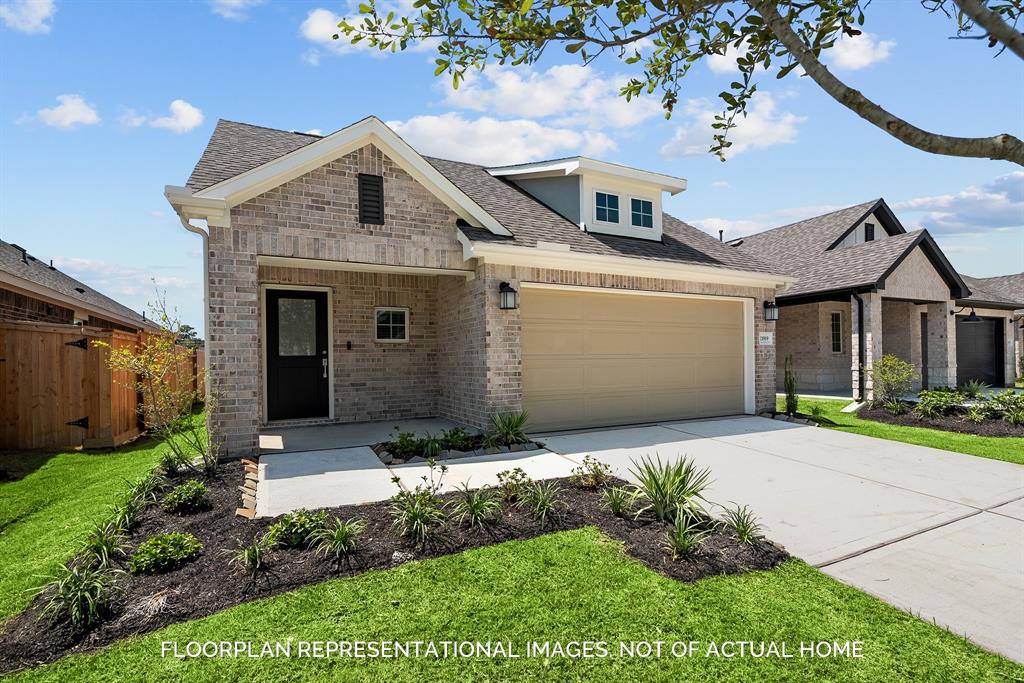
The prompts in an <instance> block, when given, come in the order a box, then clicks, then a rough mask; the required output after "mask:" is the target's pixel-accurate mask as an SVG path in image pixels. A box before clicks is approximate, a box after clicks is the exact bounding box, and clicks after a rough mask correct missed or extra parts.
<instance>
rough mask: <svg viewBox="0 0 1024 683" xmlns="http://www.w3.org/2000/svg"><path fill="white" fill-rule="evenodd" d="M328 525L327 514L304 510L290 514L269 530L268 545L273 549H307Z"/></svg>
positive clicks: (272, 525)
mask: <svg viewBox="0 0 1024 683" xmlns="http://www.w3.org/2000/svg"><path fill="white" fill-rule="evenodd" d="M326 523H327V513H326V512H324V511H323V510H321V511H320V512H317V513H315V514H314V513H312V512H310V511H309V510H307V509H305V508H302V509H300V510H296V511H295V512H289V513H288V514H286V515H284V516H282V517H281V519H279V520H278V521H276V522H274V523H273V524H271V525H270V528H269V529H267V544H268V545H270V547H272V548H305V547H308V546H309V545H310V544H311V543H312V542H313V541H314V539H315V538H316V536H317V534H318V533H320V531H322V530H323V528H324V525H325V524H326Z"/></svg>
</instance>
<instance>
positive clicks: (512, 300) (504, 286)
mask: <svg viewBox="0 0 1024 683" xmlns="http://www.w3.org/2000/svg"><path fill="white" fill-rule="evenodd" d="M498 308H500V309H502V310H506V311H507V310H511V309H513V308H519V292H517V291H516V290H515V288H514V287H513V286H512V285H510V284H509V283H507V282H502V283H501V284H500V285H498Z"/></svg>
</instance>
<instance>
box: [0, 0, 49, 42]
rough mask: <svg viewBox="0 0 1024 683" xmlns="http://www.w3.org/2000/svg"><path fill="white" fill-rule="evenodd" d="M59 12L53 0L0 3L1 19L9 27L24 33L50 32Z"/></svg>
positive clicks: (24, 0) (19, 0) (23, 0)
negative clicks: (55, 15) (55, 16)
mask: <svg viewBox="0 0 1024 683" xmlns="http://www.w3.org/2000/svg"><path fill="white" fill-rule="evenodd" d="M56 12H57V7H56V6H55V5H54V4H53V0H9V1H8V2H4V3H2V4H0V19H2V20H3V22H4V25H5V26H7V28H10V29H14V30H15V31H21V32H22V33H28V34H34V33H49V32H50V28H51V26H50V20H51V19H53V15H54V14H55V13H56Z"/></svg>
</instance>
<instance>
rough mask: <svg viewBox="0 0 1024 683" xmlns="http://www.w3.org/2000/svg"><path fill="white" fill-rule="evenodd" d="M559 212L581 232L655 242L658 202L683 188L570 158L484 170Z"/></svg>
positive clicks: (679, 182)
mask: <svg viewBox="0 0 1024 683" xmlns="http://www.w3.org/2000/svg"><path fill="white" fill-rule="evenodd" d="M487 172H488V173H490V174H491V175H492V176H495V177H499V178H505V179H507V180H509V181H511V182H512V183H515V184H516V185H517V186H518V187H519V188H520V189H522V190H523V191H524V192H526V193H528V194H530V195H531V196H533V197H535V198H536V199H538V200H539V201H541V202H543V203H544V204H546V205H547V206H549V207H551V208H552V209H554V210H555V211H557V212H558V213H560V214H562V215H563V216H565V217H566V218H568V219H569V220H571V221H572V222H573V223H575V224H576V225H578V226H580V229H581V230H586V231H587V232H593V233H600V234H605V235H619V236H622V237H637V238H640V239H646V240H654V241H660V240H661V216H662V208H661V199H662V195H663V194H664V193H666V192H667V193H669V194H670V195H674V194H677V193H679V192H682V191H683V190H685V189H686V181H685V180H683V179H682V178H675V177H672V176H667V175H662V174H661V173H652V172H650V171H642V170H640V169H636V168H630V167H628V166H620V165H618V164H610V163H608V162H605V161H597V160H595V159H588V158H586V157H570V158H568V159H555V160H553V161H538V162H535V163H531V164H516V165H514V166H499V167H495V168H489V169H487Z"/></svg>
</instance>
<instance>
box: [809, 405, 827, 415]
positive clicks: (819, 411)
mask: <svg viewBox="0 0 1024 683" xmlns="http://www.w3.org/2000/svg"><path fill="white" fill-rule="evenodd" d="M824 414H825V409H824V408H822V407H821V405H820V404H817V403H815V404H813V405H812V406H811V416H812V417H821V416H822V415H824Z"/></svg>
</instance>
